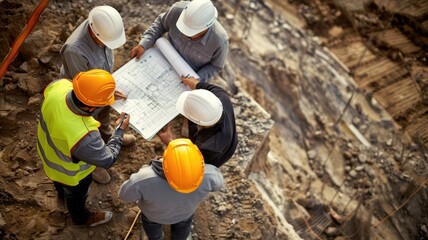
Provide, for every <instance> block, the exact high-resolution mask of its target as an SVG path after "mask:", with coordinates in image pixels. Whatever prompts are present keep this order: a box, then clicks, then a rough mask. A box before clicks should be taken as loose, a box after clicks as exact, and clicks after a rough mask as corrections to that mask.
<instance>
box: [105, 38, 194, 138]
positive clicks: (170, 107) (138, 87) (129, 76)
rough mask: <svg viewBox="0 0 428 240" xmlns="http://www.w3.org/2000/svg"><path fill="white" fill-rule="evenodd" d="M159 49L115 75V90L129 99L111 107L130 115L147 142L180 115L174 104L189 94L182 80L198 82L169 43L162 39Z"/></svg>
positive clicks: (158, 45) (151, 51)
mask: <svg viewBox="0 0 428 240" xmlns="http://www.w3.org/2000/svg"><path fill="white" fill-rule="evenodd" d="M156 45H157V48H150V49H147V50H146V51H145V52H144V54H143V56H142V57H141V58H140V60H139V61H138V62H137V61H136V60H135V59H131V61H129V62H128V63H126V64H125V65H123V66H122V67H121V68H120V69H118V70H117V71H116V72H114V73H113V77H114V78H115V80H116V88H117V89H118V90H120V91H121V92H123V93H124V94H125V95H127V97H128V98H127V100H125V101H124V100H118V101H115V103H114V104H113V105H112V107H113V108H114V109H115V110H116V111H118V112H126V113H129V114H130V115H131V121H130V125H131V127H132V128H133V129H134V130H136V131H137V132H138V133H140V134H141V135H142V136H143V137H144V138H145V139H147V140H150V139H151V138H152V137H153V136H154V135H155V134H156V133H157V132H158V131H159V130H160V129H162V128H163V127H164V126H165V125H166V124H167V123H168V122H170V121H171V120H172V119H174V118H175V117H176V116H177V115H178V112H177V110H175V102H176V101H177V99H178V97H179V96H180V94H181V93H182V92H184V91H187V90H190V89H189V88H187V87H186V86H185V85H184V84H183V83H181V79H180V76H181V75H184V76H187V75H190V76H195V77H196V78H198V75H197V74H196V73H195V72H194V71H193V69H192V68H191V67H190V66H189V65H188V64H187V63H186V62H185V61H184V60H183V59H182V58H181V56H180V55H179V54H178V53H177V52H176V50H175V49H174V47H173V46H172V45H171V44H170V43H169V42H168V40H166V39H164V38H160V39H158V41H157V42H156ZM161 51H162V53H161ZM177 56H178V57H177ZM167 59H168V60H167ZM170 62H171V63H170Z"/></svg>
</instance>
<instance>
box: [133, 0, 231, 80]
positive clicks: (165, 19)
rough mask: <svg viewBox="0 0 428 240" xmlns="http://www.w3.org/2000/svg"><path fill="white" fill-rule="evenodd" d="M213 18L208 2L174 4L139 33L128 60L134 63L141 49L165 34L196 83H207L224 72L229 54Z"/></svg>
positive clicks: (196, 0) (225, 39)
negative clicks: (190, 70)
mask: <svg viewBox="0 0 428 240" xmlns="http://www.w3.org/2000/svg"><path fill="white" fill-rule="evenodd" d="M217 16H218V13H217V9H216V7H215V6H214V5H213V3H212V2H211V1H210V0H193V1H191V2H189V1H180V2H177V3H175V4H174V5H172V6H171V8H170V9H169V10H168V11H166V12H164V13H162V14H160V15H159V16H158V17H157V18H156V20H155V21H154V22H153V23H152V25H151V27H150V28H149V29H147V31H145V32H144V33H143V36H142V39H141V41H140V42H139V44H138V45H137V46H136V47H134V48H133V49H132V51H131V57H136V59H137V60H138V59H139V58H140V57H141V55H143V53H144V51H145V49H148V48H150V47H151V46H153V44H154V43H155V41H156V40H157V39H158V38H160V37H162V35H164V34H165V33H166V32H168V39H169V41H170V42H171V44H172V45H173V46H174V48H175V49H176V50H177V51H178V52H179V53H180V55H181V56H182V57H183V58H184V60H186V62H187V63H188V64H189V65H190V66H191V67H192V68H193V70H195V72H196V73H197V74H198V75H199V77H200V79H198V80H200V81H202V82H205V81H209V80H211V79H212V78H213V77H214V76H215V75H216V74H217V73H218V72H219V71H221V70H222V69H223V68H224V65H225V61H226V57H227V53H228V50H229V37H228V35H227V33H226V30H224V28H223V27H222V26H221V24H220V23H219V22H218V21H217ZM183 78H184V76H183ZM190 78H193V77H190Z"/></svg>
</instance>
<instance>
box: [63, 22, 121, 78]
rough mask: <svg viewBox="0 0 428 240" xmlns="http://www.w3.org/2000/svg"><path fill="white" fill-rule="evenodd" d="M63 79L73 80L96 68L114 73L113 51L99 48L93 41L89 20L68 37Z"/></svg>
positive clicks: (64, 52) (64, 50) (65, 48)
mask: <svg viewBox="0 0 428 240" xmlns="http://www.w3.org/2000/svg"><path fill="white" fill-rule="evenodd" d="M60 54H61V60H62V66H61V72H60V76H61V77H62V78H67V79H71V80H72V79H73V77H74V76H75V75H76V74H78V73H79V72H85V71H88V70H91V69H94V68H98V69H103V70H106V71H108V72H110V73H112V72H113V66H114V55H113V50H112V49H110V48H108V47H105V46H104V47H103V46H99V45H97V44H96V43H95V41H94V39H92V37H91V35H90V34H89V31H88V20H85V21H84V22H83V23H81V24H80V25H79V27H77V28H76V29H75V30H74V32H73V33H72V34H71V35H70V37H68V39H67V41H66V42H65V44H64V45H63V46H62V48H61V51H60Z"/></svg>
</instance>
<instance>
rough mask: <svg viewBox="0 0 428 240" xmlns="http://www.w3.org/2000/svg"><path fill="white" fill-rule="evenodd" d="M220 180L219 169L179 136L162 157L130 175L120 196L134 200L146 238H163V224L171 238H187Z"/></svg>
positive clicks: (217, 187) (124, 199) (221, 181)
mask: <svg viewBox="0 0 428 240" xmlns="http://www.w3.org/2000/svg"><path fill="white" fill-rule="evenodd" d="M223 181H224V180H223V175H222V174H221V172H220V170H219V169H218V168H216V167H215V166H213V165H209V164H204V159H203V156H202V154H201V152H200V151H199V149H198V147H197V146H196V145H194V144H193V143H192V142H191V141H190V140H189V139H184V138H180V139H175V140H172V141H171V142H169V144H168V147H167V149H166V150H165V152H164V154H163V158H160V159H159V160H157V159H155V160H152V161H151V165H145V166H143V167H142V168H141V169H140V170H139V171H138V172H137V173H134V174H132V175H131V177H130V178H129V180H127V181H125V182H124V183H123V184H122V186H121V187H120V190H119V197H120V198H121V199H122V200H123V201H125V202H134V201H135V202H137V204H138V206H139V208H140V209H141V213H142V214H141V219H142V223H143V228H144V231H145V232H146V235H147V236H148V237H149V239H158V238H162V235H163V233H162V224H171V238H172V239H186V238H187V237H188V236H189V234H190V230H191V223H192V219H193V215H194V213H195V211H196V209H197V207H198V206H199V204H200V203H201V202H202V201H203V200H204V199H205V198H206V197H207V195H208V193H209V192H214V191H219V190H220V189H221V187H222V186H223Z"/></svg>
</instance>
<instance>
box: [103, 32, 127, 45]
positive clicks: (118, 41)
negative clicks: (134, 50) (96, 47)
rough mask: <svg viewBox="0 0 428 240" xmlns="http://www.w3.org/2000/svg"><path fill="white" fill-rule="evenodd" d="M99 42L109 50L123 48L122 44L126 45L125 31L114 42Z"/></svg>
mask: <svg viewBox="0 0 428 240" xmlns="http://www.w3.org/2000/svg"><path fill="white" fill-rule="evenodd" d="M99 39H100V38H99ZM100 41H101V42H102V43H104V45H106V46H107V47H108V48H110V49H116V48H119V47H121V46H123V44H125V43H126V36H125V31H123V32H122V34H121V35H120V37H119V38H117V39H115V40H114V41H105V40H103V39H100Z"/></svg>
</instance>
